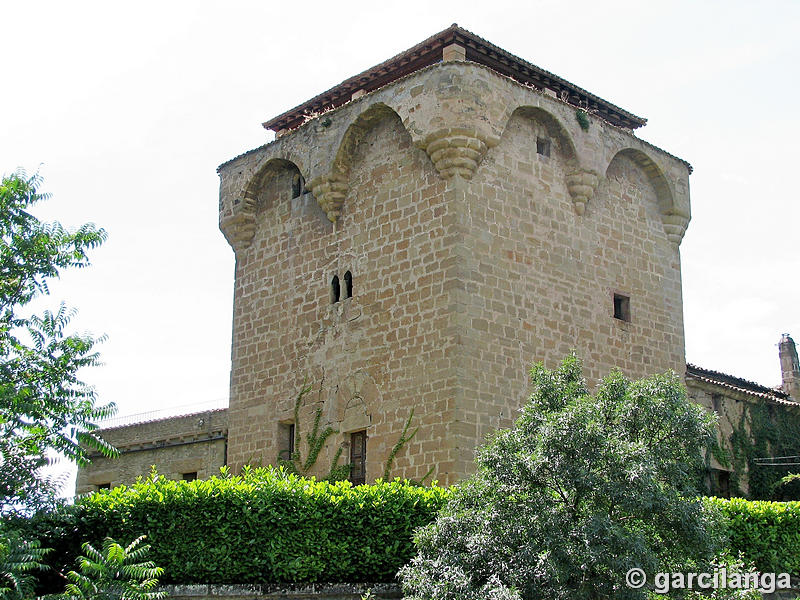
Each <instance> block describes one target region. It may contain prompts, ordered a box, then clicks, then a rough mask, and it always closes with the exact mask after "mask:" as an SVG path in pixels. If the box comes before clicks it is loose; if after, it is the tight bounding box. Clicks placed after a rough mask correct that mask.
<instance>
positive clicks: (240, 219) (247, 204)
mask: <svg viewBox="0 0 800 600" xmlns="http://www.w3.org/2000/svg"><path fill="white" fill-rule="evenodd" d="M219 228H220V230H221V231H222V234H223V235H224V236H225V239H226V240H228V243H229V244H230V245H231V247H232V248H233V251H234V252H239V250H242V249H244V248H247V247H248V246H249V245H250V242H252V241H253V237H254V236H255V234H256V210H255V202H254V201H253V200H252V199H250V198H247V197H245V198H241V199H239V200H236V201H234V206H233V210H232V211H231V212H230V213H228V214H224V215H220V219H219Z"/></svg>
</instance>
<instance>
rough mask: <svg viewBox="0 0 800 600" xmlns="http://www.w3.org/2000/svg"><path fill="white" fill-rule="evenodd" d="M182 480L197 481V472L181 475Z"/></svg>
mask: <svg viewBox="0 0 800 600" xmlns="http://www.w3.org/2000/svg"><path fill="white" fill-rule="evenodd" d="M181 478H182V479H183V480H184V481H194V480H195V479H197V471H190V472H188V473H181Z"/></svg>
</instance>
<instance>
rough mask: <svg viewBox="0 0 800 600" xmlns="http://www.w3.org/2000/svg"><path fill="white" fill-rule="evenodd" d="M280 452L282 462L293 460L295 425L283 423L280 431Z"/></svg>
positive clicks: (279, 456)
mask: <svg viewBox="0 0 800 600" xmlns="http://www.w3.org/2000/svg"><path fill="white" fill-rule="evenodd" d="M278 434H279V436H280V440H279V443H280V448H281V449H280V451H279V452H278V458H279V459H280V460H292V455H293V454H294V423H281V424H280V431H279V432H278Z"/></svg>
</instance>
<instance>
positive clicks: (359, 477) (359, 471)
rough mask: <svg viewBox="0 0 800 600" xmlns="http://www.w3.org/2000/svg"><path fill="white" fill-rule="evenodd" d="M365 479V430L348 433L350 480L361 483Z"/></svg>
mask: <svg viewBox="0 0 800 600" xmlns="http://www.w3.org/2000/svg"><path fill="white" fill-rule="evenodd" d="M366 480H367V432H366V431H356V432H353V433H351V434H350V482H351V483H352V484H353V485H361V484H362V483H366Z"/></svg>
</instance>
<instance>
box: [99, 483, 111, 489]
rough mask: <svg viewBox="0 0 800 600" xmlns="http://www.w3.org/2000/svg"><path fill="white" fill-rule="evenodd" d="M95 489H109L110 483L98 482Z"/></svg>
mask: <svg viewBox="0 0 800 600" xmlns="http://www.w3.org/2000/svg"><path fill="white" fill-rule="evenodd" d="M97 489H98V490H110V489H111V484H110V483H98V484H97Z"/></svg>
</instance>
